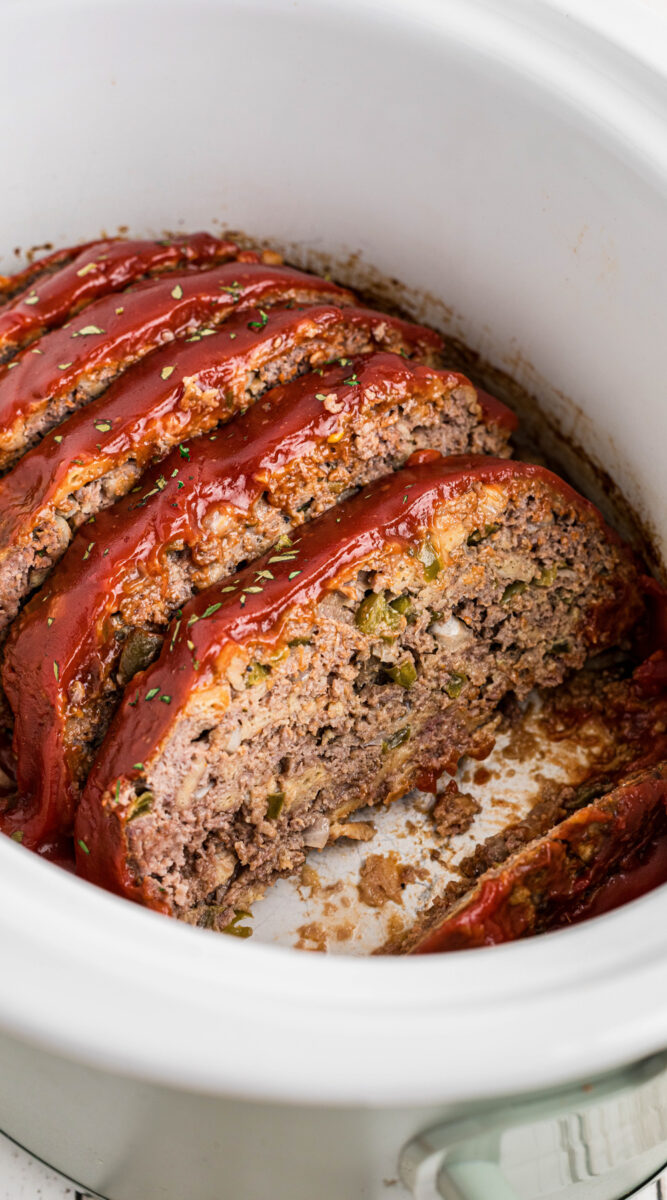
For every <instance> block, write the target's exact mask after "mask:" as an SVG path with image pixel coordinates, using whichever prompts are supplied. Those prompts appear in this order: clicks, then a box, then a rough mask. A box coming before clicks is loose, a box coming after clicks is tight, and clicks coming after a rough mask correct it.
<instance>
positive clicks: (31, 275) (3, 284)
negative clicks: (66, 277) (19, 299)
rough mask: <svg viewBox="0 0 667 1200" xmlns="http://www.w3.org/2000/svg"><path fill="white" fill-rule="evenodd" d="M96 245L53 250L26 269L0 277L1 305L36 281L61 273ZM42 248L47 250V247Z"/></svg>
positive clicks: (35, 260)
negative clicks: (55, 272) (80, 255)
mask: <svg viewBox="0 0 667 1200" xmlns="http://www.w3.org/2000/svg"><path fill="white" fill-rule="evenodd" d="M95 245H97V243H96V242H81V243H79V245H78V246H63V247H62V249H60V250H52V251H51V252H50V253H49V254H44V255H42V256H41V258H32V260H31V261H30V262H29V263H28V265H27V266H26V267H23V268H22V270H20V271H15V272H14V273H13V274H12V275H0V303H4V302H5V301H6V300H10V299H12V297H14V296H18V294H19V292H24V291H25V290H26V289H27V288H29V287H30V285H31V284H32V283H34V282H35V280H37V279H41V278H42V277H43V276H45V275H51V274H52V273H53V272H54V271H59V270H60V268H61V267H64V266H66V265H67V263H70V262H73V260H74V259H75V258H76V256H77V254H83V253H84V252H85V251H86V250H89V249H90V247H91V246H95ZM41 248H42V249H46V246H43V247H41Z"/></svg>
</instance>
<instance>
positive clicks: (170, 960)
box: [0, 0, 667, 1200]
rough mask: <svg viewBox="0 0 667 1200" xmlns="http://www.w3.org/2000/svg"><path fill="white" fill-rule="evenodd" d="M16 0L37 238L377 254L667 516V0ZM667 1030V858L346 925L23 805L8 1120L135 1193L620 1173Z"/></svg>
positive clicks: (1, 844)
mask: <svg viewBox="0 0 667 1200" xmlns="http://www.w3.org/2000/svg"><path fill="white" fill-rule="evenodd" d="M0 15H1V16H2V26H1V33H0V112H2V138H1V147H2V148H1V154H2V163H3V171H2V179H1V182H0V246H1V247H2V248H3V250H4V255H5V256H4V258H3V259H2V260H1V261H0V270H5V271H7V270H11V269H14V267H15V265H19V262H20V256H19V257H15V256H14V254H13V250H14V247H17V248H19V249H20V253H21V254H23V253H24V252H25V250H26V249H28V248H29V247H31V246H33V245H36V244H40V243H43V242H47V241H50V242H53V243H55V244H63V243H66V242H68V241H76V240H83V239H86V238H89V237H91V236H95V235H97V234H98V233H99V232H100V231H101V230H106V231H107V232H109V233H112V232H115V231H116V230H117V228H118V227H119V226H121V225H127V226H129V228H130V229H131V231H132V232H133V233H135V234H139V235H141V234H150V233H155V232H158V231H161V230H162V229H165V228H168V229H178V228H184V229H185V228H187V229H196V228H207V227H208V228H212V229H214V230H215V229H217V228H220V227H221V226H224V227H226V228H229V229H243V230H245V231H248V232H249V233H251V234H255V235H258V236H259V235H264V236H266V237H267V238H269V239H270V240H271V241H272V242H273V243H274V244H276V245H278V246H281V247H286V248H287V250H288V252H289V254H290V256H291V257H292V259H297V260H299V261H301V262H303V263H306V264H308V263H317V262H320V261H321V260H322V256H326V257H328V258H329V259H330V260H331V262H333V263H334V264H336V271H337V274H338V275H339V276H341V277H343V278H346V279H349V280H350V281H352V282H355V281H357V280H361V281H362V282H363V280H364V278H367V277H368V271H369V267H370V265H372V266H373V267H374V268H375V269H377V271H379V272H380V273H382V275H384V276H387V277H395V278H397V279H399V280H400V281H401V282H402V284H404V285H405V288H404V290H403V293H402V295H403V300H404V303H406V304H407V305H408V307H410V306H411V305H412V307H413V311H414V312H415V314H416V315H418V316H420V317H426V318H427V319H429V318H430V319H431V320H432V321H434V323H436V324H438V325H439V326H440V327H441V328H442V329H443V330H444V331H445V332H448V333H453V334H455V335H456V336H458V337H462V338H463V339H464V340H465V341H466V342H467V343H468V344H469V345H470V346H472V347H474V348H475V349H477V350H479V351H480V352H481V354H482V355H483V357H484V358H485V359H487V360H488V361H490V362H491V363H493V364H495V365H497V366H499V367H501V368H503V369H505V370H507V371H509V372H510V374H512V375H513V376H514V378H515V379H517V381H518V382H519V383H520V384H521V385H523V386H525V387H527V388H528V389H529V390H530V391H532V392H534V393H536V394H537V395H539V397H540V400H541V402H542V404H543V405H544V407H545V409H546V410H547V411H548V412H549V413H550V415H551V416H552V418H553V420H554V421H555V422H557V424H558V425H559V427H560V429H561V430H562V432H563V433H564V435H565V436H566V437H567V438H571V439H574V440H575V441H576V442H578V443H579V444H581V445H582V446H583V447H584V449H585V450H586V452H587V453H588V454H589V455H590V456H591V457H592V458H593V459H594V460H595V461H596V462H597V463H598V464H599V465H600V467H602V468H603V469H604V470H605V471H606V472H608V473H609V475H610V476H611V477H612V478H613V479H614V480H615V481H616V482H617V484H619V486H620V487H621V489H622V490H623V492H624V493H625V495H626V496H627V497H628V499H629V500H630V502H631V503H632V504H633V505H634V506H635V508H636V510H637V512H638V513H639V516H640V518H641V519H642V520H643V521H644V523H645V527H646V528H647V530H648V531H649V533H651V534H652V535H653V537H654V539H655V544H656V546H657V547H658V549H659V548H660V547H663V548H664V546H665V543H666V542H667V517H666V513H667V472H666V471H665V460H664V420H665V417H664V413H665V401H666V397H665V310H666V304H665V300H666V296H665V292H666V288H667V282H666V281H667V262H666V258H667V237H666V234H665V193H666V191H667V5H665V3H664V0H653V4H649V3H645V2H642V0H634V2H633V0H577V3H576V4H568V3H567V2H566V0H2V3H0ZM413 289H414V291H413ZM665 1047H667V892H666V891H665V889H658V890H657V891H655V892H653V893H652V894H650V895H648V896H646V897H644V898H643V899H640V900H637V901H635V902H634V903H632V904H630V905H628V906H627V907H626V908H623V909H621V910H618V911H616V912H614V913H611V914H610V915H608V916H605V917H602V918H599V919H597V920H594V921H592V922H590V923H588V924H584V925H580V926H577V927H574V928H571V929H569V930H567V931H564V932H559V933H554V934H550V935H548V936H544V937H541V938H539V939H535V940H532V941H526V942H522V943H518V944H514V945H509V946H502V947H498V948H494V949H489V950H481V951H480V950H475V951H470V952H466V953H463V954H454V955H449V956H442V957H438V956H432V957H429V958H422V959H414V960H400V959H387V960H383V959H379V958H375V959H352V958H345V957H335V958H334V957H332V958H329V957H327V956H325V955H318V954H307V953H299V952H296V951H289V950H286V949H279V948H273V947H270V946H264V945H255V944H253V941H252V940H251V941H250V942H242V943H237V942H235V941H234V939H232V938H222V937H216V936H215V935H213V934H209V933H207V932H205V931H198V930H194V929H190V928H185V927H182V926H180V925H178V924H176V923H174V922H170V921H168V920H165V919H164V918H162V917H160V916H157V915H154V914H151V913H149V912H145V911H142V910H141V909H139V908H136V907H134V906H132V905H130V904H128V903H126V902H124V901H122V900H119V899H116V898H114V897H112V896H109V895H106V894H104V893H102V892H101V891H97V890H96V889H94V888H92V887H89V886H87V885H86V884H84V883H82V882H80V881H78V880H76V879H74V878H72V877H70V876H68V875H67V874H65V873H63V872H60V871H59V870H58V869H57V868H55V867H51V866H50V865H48V864H47V863H45V862H42V861H40V860H39V859H38V858H36V857H35V856H32V855H31V854H30V853H29V852H27V851H25V850H23V849H22V848H21V847H20V846H17V845H16V844H14V843H12V842H10V841H9V840H5V839H3V840H2V841H0V1127H1V1128H2V1129H3V1130H4V1131H5V1132H7V1133H8V1134H9V1135H10V1136H11V1137H13V1138H15V1139H16V1140H17V1141H18V1142H20V1143H22V1144H24V1145H26V1146H28V1147H29V1148H30V1149H31V1150H32V1151H34V1152H35V1153H36V1154H38V1155H39V1156H41V1157H42V1158H44V1159H45V1160H46V1161H48V1162H49V1163H52V1164H53V1165H54V1166H56V1167H58V1168H59V1169H61V1170H62V1171H64V1172H65V1173H67V1174H68V1175H70V1176H71V1177H72V1178H73V1179H75V1180H78V1181H79V1182H80V1183H81V1184H82V1185H84V1186H85V1187H86V1188H88V1189H91V1190H94V1191H96V1192H99V1193H100V1194H101V1195H103V1196H105V1197H109V1198H110V1200H177V1198H178V1200H181V1198H182V1200H268V1198H269V1197H271V1200H313V1198H314V1197H317V1198H318V1200H362V1198H363V1200H380V1198H386V1200H406V1198H407V1197H410V1196H411V1195H415V1196H417V1197H419V1198H420V1200H427V1198H428V1200H435V1198H436V1197H438V1196H445V1197H454V1196H456V1197H459V1200H482V1198H483V1200H508V1198H510V1197H512V1198H515V1200H537V1197H540V1198H541V1200H556V1197H558V1198H560V1197H563V1198H565V1197H567V1198H572V1200H575V1198H579V1197H581V1198H582V1200H583V1198H586V1200H618V1198H619V1197H621V1196H623V1195H627V1194H629V1193H630V1192H631V1191H632V1190H633V1189H634V1188H636V1187H637V1186H639V1184H640V1183H641V1182H643V1181H645V1180H646V1179H647V1178H648V1177H649V1176H651V1175H652V1174H653V1173H654V1172H656V1171H657V1170H658V1169H659V1168H660V1167H661V1166H662V1165H663V1163H664V1162H665V1161H667V1073H666V1067H665V1062H666V1061H667V1060H663V1057H662V1055H661V1051H663V1050H664V1049H665ZM632 1064H634V1065H632Z"/></svg>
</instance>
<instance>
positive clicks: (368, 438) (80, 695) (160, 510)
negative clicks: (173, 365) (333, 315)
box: [0, 352, 514, 844]
mask: <svg viewBox="0 0 667 1200" xmlns="http://www.w3.org/2000/svg"><path fill="white" fill-rule="evenodd" d="M513 424H514V418H513V415H512V414H511V413H510V412H509V410H507V409H504V410H503V407H502V406H499V407H498V408H497V409H495V408H494V410H493V413H492V416H491V419H489V414H488V413H487V412H485V411H484V410H483V409H482V408H481V407H480V405H479V403H478V401H477V395H476V391H475V389H474V388H473V386H472V385H471V384H470V383H469V382H468V381H467V380H466V379H465V378H464V377H463V376H461V375H457V374H454V373H453V372H449V371H436V370H433V369H432V368H430V367H424V366H419V365H417V364H415V363H412V362H408V361H407V360H405V359H403V358H400V357H399V356H397V355H394V354H387V353H382V352H375V353H372V354H370V355H368V356H365V357H363V358H354V359H347V360H344V361H343V364H342V365H340V364H336V365H335V366H333V367H327V368H322V369H321V370H320V371H319V372H315V373H311V374H308V375H302V376H301V377H300V378H298V379H295V380H293V381H292V382H291V383H288V384H284V385H283V386H280V387H276V388H273V389H272V390H271V391H269V392H267V393H266V395H265V397H264V399H263V401H262V402H261V403H258V404H256V405H255V406H254V407H252V408H250V409H249V411H248V412H246V413H245V414H244V415H243V416H239V417H237V418H236V419H235V420H234V421H232V422H230V424H229V425H228V426H227V427H226V428H224V429H220V430H218V431H217V432H216V433H214V434H213V435H211V437H210V438H209V437H207V438H199V439H197V440H195V441H194V442H191V443H188V445H187V446H181V447H180V448H179V449H176V450H175V451H172V453H171V454H170V455H169V456H168V457H167V458H166V459H165V460H164V461H163V462H161V463H160V464H159V465H157V466H155V467H153V468H152V470H150V471H149V472H148V473H147V474H146V475H145V476H144V477H143V478H142V480H141V486H140V487H138V488H136V489H133V491H132V492H131V493H130V494H129V495H128V496H126V497H125V499H124V500H121V501H120V502H119V503H118V504H117V505H115V506H114V507H113V508H110V509H108V510H107V511H106V512H104V513H101V514H100V515H99V516H98V517H97V519H96V521H95V524H94V525H93V526H88V525H86V526H84V528H82V529H80V530H79V532H78V534H77V536H76V538H75V539H74V542H73V544H72V546H71V547H70V549H69V551H68V553H67V554H66V555H65V557H64V559H63V560H62V562H61V563H60V564H59V566H58V567H57V568H56V570H55V572H54V573H53V574H52V576H51V577H50V579H49V581H48V583H47V584H46V586H45V589H44V592H42V593H38V594H37V595H36V596H34V597H33V599H32V601H31V603H30V604H29V605H28V607H27V608H26V609H25V611H24V612H23V613H22V615H21V617H20V618H19V620H18V621H17V622H16V623H15V625H14V627H13V630H12V632H11V635H10V639H9V642H8V645H7V649H6V654H5V668H4V682H5V688H6V693H7V696H8V699H9V701H10V704H11V707H12V710H13V712H14V713H15V737H14V745H15V750H16V756H17V762H18V784H19V792H20V795H21V797H22V802H21V806H20V809H18V810H17V811H15V812H14V813H13V814H12V815H11V818H10V821H9V824H10V825H11V827H12V828H20V829H21V830H22V831H23V841H24V843H25V844H32V843H33V842H35V841H37V842H39V841H41V840H43V839H44V838H45V837H46V836H49V835H50V834H52V833H53V832H54V830H56V831H60V830H63V829H65V830H67V829H68V828H69V827H70V826H71V813H72V812H73V811H74V807H75V804H76V798H77V795H78V790H79V786H80V783H81V782H82V781H83V779H85V776H86V774H87V772H88V769H89V767H90V762H91V756H92V754H93V752H94V749H95V747H96V746H97V745H99V743H100V741H101V738H102V736H103V734H104V733H105V732H106V728H107V726H108V722H109V719H110V717H111V714H112V712H113V710H114V708H115V707H116V704H117V703H118V700H119V699H120V696H121V694H122V688H123V687H124V686H125V685H126V684H127V683H128V682H129V681H130V679H131V678H132V677H133V675H134V674H136V672H137V671H138V670H140V669H142V668H145V667H147V666H148V664H149V663H150V662H151V661H152V660H153V659H154V658H155V657H156V656H157V654H158V653H159V649H160V647H161V644H162V637H163V632H164V629H165V627H166V625H167V623H168V622H169V621H170V619H171V618H172V617H173V616H174V613H175V612H176V610H177V609H178V608H179V607H180V606H181V605H183V604H184V603H186V601H188V600H189V599H190V598H191V596H192V595H193V594H194V593H196V592H198V591H201V590H202V588H205V587H208V586H210V585H211V584H212V583H214V582H216V581H217V580H219V579H221V578H222V577H224V576H225V575H228V574H230V573H231V572H232V571H234V570H235V569H237V568H238V567H239V565H241V564H242V563H243V561H244V560H249V559H254V558H256V557H257V556H258V555H260V554H263V553H264V551H265V550H267V549H268V548H269V546H271V545H273V544H274V543H278V544H281V542H280V539H281V538H284V536H285V535H289V534H290V533H291V531H292V530H293V529H294V527H295V526H297V525H300V524H302V523H303V522H304V521H305V520H307V519H309V518H311V517H313V516H315V515H317V514H319V513H321V512H323V511H324V510H325V509H327V508H329V507H330V506H331V505H332V504H334V503H335V502H336V500H338V499H339V498H341V497H342V496H344V495H345V494H346V493H349V492H350V489H354V488H357V487H359V486H361V485H362V484H366V483H368V482H369V481H370V480H371V479H376V478H378V477H379V476H380V475H383V474H385V473H386V472H388V471H391V470H393V469H394V468H395V467H398V466H400V465H401V464H402V463H404V462H405V460H406V459H407V458H408V457H409V456H410V455H411V454H414V452H416V451H419V450H424V449H426V448H428V447H431V448H433V449H435V450H440V451H442V452H443V453H445V454H446V453H448V452H453V453H457V454H460V453H464V452H470V451H471V450H472V451H479V452H485V451H486V452H491V453H494V452H495V453H500V454H504V453H507V437H508V433H509V430H510V428H511V427H512V425H513ZM72 597H76V603H75V604H73V603H72ZM45 637H46V639H47V643H48V646H49V658H48V659H46V658H45V657H44V643H45ZM54 659H55V660H57V661H58V663H59V664H61V665H60V667H59V671H58V678H56V677H55V675H54V673H53V660H54ZM0 824H1V822H0Z"/></svg>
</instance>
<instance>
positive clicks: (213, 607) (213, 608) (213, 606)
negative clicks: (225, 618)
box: [201, 600, 222, 621]
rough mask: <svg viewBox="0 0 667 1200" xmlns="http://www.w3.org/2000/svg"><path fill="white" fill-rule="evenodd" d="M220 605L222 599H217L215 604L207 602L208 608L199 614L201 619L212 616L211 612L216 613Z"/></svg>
mask: <svg viewBox="0 0 667 1200" xmlns="http://www.w3.org/2000/svg"><path fill="white" fill-rule="evenodd" d="M221 607H222V600H218V603H217V604H209V606H208V608H207V609H206V610H205V611H204V612H203V613H202V615H201V619H202V621H205V620H206V618H207V617H212V616H213V613H217V611H218V609H219V608H221Z"/></svg>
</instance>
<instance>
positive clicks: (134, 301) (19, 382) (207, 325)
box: [0, 256, 353, 470]
mask: <svg viewBox="0 0 667 1200" xmlns="http://www.w3.org/2000/svg"><path fill="white" fill-rule="evenodd" d="M255 257H256V256H255ZM329 300H330V301H332V302H333V303H335V304H347V303H351V302H352V300H353V297H352V294H351V293H350V292H347V291H345V290H344V289H342V288H339V287H337V286H336V284H334V283H329V282H328V281H327V280H325V279H318V278H317V276H316V275H307V274H306V273H305V272H303V271H296V270H293V269H292V268H291V267H272V266H265V265H264V264H263V263H259V262H244V263H240V262H231V263H224V264H223V265H222V266H219V267H213V268H212V269H210V270H208V271H182V272H180V271H179V272H177V273H176V274H172V275H169V276H168V277H167V278H164V279H146V280H144V281H143V282H141V283H137V284H135V285H134V287H133V288H132V290H131V291H128V292H125V293H124V294H123V295H122V296H118V295H111V296H105V297H103V298H102V299H101V300H96V301H95V302H94V303H93V304H91V305H89V307H88V308H87V309H86V312H85V315H84V314H82V315H81V316H79V317H77V318H76V319H75V320H74V322H73V323H71V324H70V323H69V322H68V324H67V325H64V326H63V327H62V329H55V330H53V331H52V332H51V333H47V334H45V336H44V337H42V338H39V340H38V341H37V342H35V344H34V345H33V346H30V347H29V348H28V349H27V350H24V351H23V352H22V353H21V354H19V355H18V356H17V357H16V358H14V359H12V361H11V362H9V363H6V364H5V366H4V367H0V470H4V469H6V468H7V467H9V466H11V464H12V463H13V462H15V461H16V459H17V458H19V457H20V455H21V454H23V453H24V452H25V451H26V450H27V449H28V447H29V446H31V445H32V444H33V443H35V442H36V441H38V440H39V438H40V437H42V436H43V435H44V434H45V433H47V432H48V430H50V429H52V428H53V426H54V425H57V424H58V422H59V421H62V420H63V418H64V417H66V416H67V415H68V414H69V413H70V412H72V411H73V410H74V409H77V408H81V407H82V406H83V405H85V404H86V403H87V402H88V401H89V400H90V399H92V397H94V396H97V395H99V393H100V392H102V391H103V390H104V388H105V387H107V386H108V385H109V383H111V381H112V380H113V379H115V378H116V377H117V376H118V375H120V373H121V372H122V371H124V370H126V369H127V367H129V366H130V365H131V364H133V363H136V362H138V361H139V359H141V358H143V357H144V356H145V355H146V354H149V353H150V352H151V351H152V350H155V348H156V347H157V346H159V345H162V344H163V343H165V342H170V341H173V339H174V338H175V337H185V336H186V335H190V336H201V335H198V333H197V331H198V330H203V333H204V334H206V333H208V332H210V330H211V329H212V328H214V327H215V326H217V325H220V324H221V322H223V321H225V320H226V319H227V317H228V316H229V315H230V313H232V312H233V311H234V310H235V309H246V308H249V307H250V306H255V305H261V306H262V309H265V308H267V307H268V306H269V305H273V304H287V303H294V304H306V303H323V302H325V301H329Z"/></svg>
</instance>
